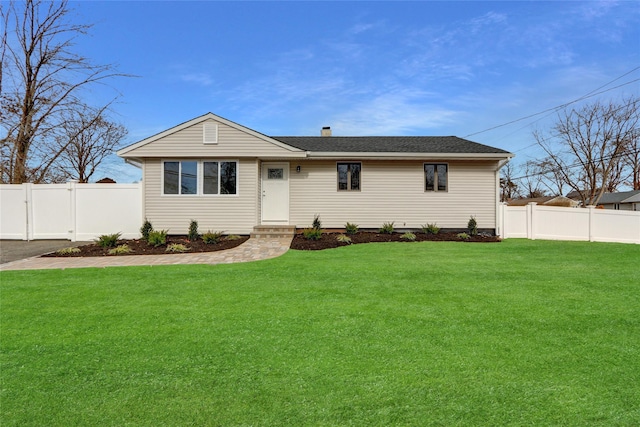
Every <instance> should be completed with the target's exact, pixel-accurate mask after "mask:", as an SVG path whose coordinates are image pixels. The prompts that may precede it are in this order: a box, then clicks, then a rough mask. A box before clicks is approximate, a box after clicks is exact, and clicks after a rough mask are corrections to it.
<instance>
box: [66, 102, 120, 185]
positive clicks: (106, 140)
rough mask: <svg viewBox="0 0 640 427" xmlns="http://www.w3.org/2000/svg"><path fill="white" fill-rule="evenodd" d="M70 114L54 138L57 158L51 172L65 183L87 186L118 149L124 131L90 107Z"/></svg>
mask: <svg viewBox="0 0 640 427" xmlns="http://www.w3.org/2000/svg"><path fill="white" fill-rule="evenodd" d="M72 114H73V116H72V117H67V118H65V121H64V124H63V126H62V127H63V132H62V134H61V135H60V136H58V137H57V138H56V143H57V147H56V150H60V156H59V158H58V160H57V162H56V163H55V168H54V170H55V171H56V172H58V175H59V176H61V177H63V179H64V180H65V181H66V180H68V179H74V180H77V181H78V182H89V180H90V179H91V177H92V176H93V174H94V173H95V171H96V169H97V168H98V166H100V164H101V163H102V162H103V161H104V160H105V158H106V157H107V156H109V155H111V154H112V153H113V152H114V151H115V149H116V148H117V147H118V146H119V145H120V142H121V141H122V139H123V138H124V137H125V136H126V135H127V130H126V128H125V127H124V126H122V125H120V124H118V123H114V122H112V121H110V120H108V119H106V118H105V117H104V115H103V113H102V112H101V111H95V110H93V109H91V108H89V107H85V108H83V109H82V110H80V111H74V112H73V113H72Z"/></svg>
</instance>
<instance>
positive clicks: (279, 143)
mask: <svg viewBox="0 0 640 427" xmlns="http://www.w3.org/2000/svg"><path fill="white" fill-rule="evenodd" d="M206 120H215V121H217V122H220V123H223V124H225V125H227V126H229V127H232V128H234V129H238V130H241V131H242V132H245V133H248V134H250V135H252V136H254V137H256V138H259V139H262V140H263V141H267V142H270V143H271V144H274V145H276V146H278V147H280V148H283V149H285V150H287V151H290V152H292V153H304V150H301V149H299V148H297V147H293V146H291V145H288V144H285V143H284V142H282V141H278V140H277V139H273V138H271V137H270V136H267V135H265V134H262V133H260V132H258V131H255V130H253V129H251V128H248V127H246V126H242V125H240V124H238V123H236V122H233V121H231V120H228V119H225V118H224V117H220V116H217V115H215V114H213V113H207V114H204V115H202V116H198V117H195V118H193V119H191V120H188V121H186V122H184V123H181V124H179V125H177V126H174V127H172V128H170V129H167V130H165V131H163V132H160V133H158V134H156V135H153V136H150V137H149V138H145V139H143V140H141V141H138V142H135V143H133V144H131V145H128V146H126V147H124V148H121V149H120V150H118V151H116V155H118V156H119V157H122V158H126V157H130V156H127V153H129V152H131V151H134V150H136V149H138V148H140V147H144V146H145V145H147V144H150V143H152V142H154V141H157V140H159V139H162V138H164V137H166V136H168V135H171V134H173V133H176V132H179V131H181V130H183V129H186V128H188V127H191V126H193V125H196V124H198V123H202V122H204V121H206Z"/></svg>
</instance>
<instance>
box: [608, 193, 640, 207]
mask: <svg viewBox="0 0 640 427" xmlns="http://www.w3.org/2000/svg"><path fill="white" fill-rule="evenodd" d="M598 206H602V207H603V208H605V209H615V210H621V211H640V190H635V191H623V192H621V193H604V194H603V195H602V197H601V198H600V201H599V202H598Z"/></svg>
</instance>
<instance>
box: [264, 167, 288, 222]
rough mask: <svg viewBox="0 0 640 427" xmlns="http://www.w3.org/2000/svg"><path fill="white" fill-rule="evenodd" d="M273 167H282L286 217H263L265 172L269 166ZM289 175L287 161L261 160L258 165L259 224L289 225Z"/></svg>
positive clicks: (265, 195)
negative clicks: (284, 184)
mask: <svg viewBox="0 0 640 427" xmlns="http://www.w3.org/2000/svg"><path fill="white" fill-rule="evenodd" d="M270 167H271V168H274V167H280V168H283V169H284V176H285V181H286V188H285V190H286V197H285V200H286V204H287V206H286V217H282V218H281V219H268V220H266V219H265V209H264V208H265V204H266V203H265V199H266V197H267V194H266V193H265V188H264V187H265V185H264V184H265V181H266V179H265V172H266V171H267V170H268V169H269V168H270ZM289 175H290V169H289V162H262V163H261V165H260V224H261V225H289V215H290V212H289V209H290V200H289V195H290V185H289Z"/></svg>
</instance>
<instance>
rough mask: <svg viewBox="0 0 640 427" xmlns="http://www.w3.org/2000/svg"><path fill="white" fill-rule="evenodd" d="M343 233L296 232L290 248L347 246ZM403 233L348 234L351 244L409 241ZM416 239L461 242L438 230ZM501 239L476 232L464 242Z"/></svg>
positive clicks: (450, 234)
mask: <svg viewBox="0 0 640 427" xmlns="http://www.w3.org/2000/svg"><path fill="white" fill-rule="evenodd" d="M340 234H344V233H338V232H331V233H322V236H321V238H320V239H319V240H307V239H305V238H304V236H303V235H302V234H296V236H295V237H294V238H293V242H292V243H291V249H298V250H304V251H317V250H321V249H331V248H338V247H340V246H348V245H349V243H342V242H338V240H337V236H338V235H340ZM402 234H403V233H393V234H381V233H376V232H369V231H359V232H358V233H357V234H353V235H349V237H350V238H351V244H352V245H353V244H358V243H375V242H405V243H411V241H409V240H405V239H402V238H401V237H400V236H402ZM415 235H416V240H415V242H426V241H437V242H445V241H455V242H462V240H460V239H459V238H458V236H457V235H458V233H456V232H442V231H441V232H440V233H438V234H425V233H415ZM500 241H501V239H500V238H499V237H497V236H491V235H488V234H478V235H476V236H469V240H466V241H465V242H483V243H493V242H500Z"/></svg>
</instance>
